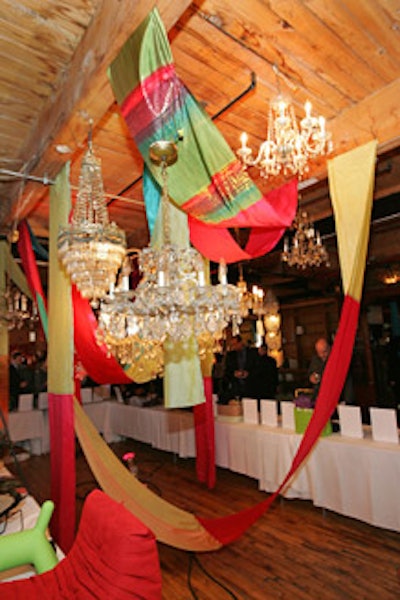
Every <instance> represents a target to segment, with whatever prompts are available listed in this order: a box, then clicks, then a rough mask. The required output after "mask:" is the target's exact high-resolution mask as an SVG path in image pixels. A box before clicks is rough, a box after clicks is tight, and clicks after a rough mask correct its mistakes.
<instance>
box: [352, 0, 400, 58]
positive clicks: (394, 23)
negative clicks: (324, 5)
mask: <svg viewBox="0 0 400 600" xmlns="http://www.w3.org/2000/svg"><path fill="white" fill-rule="evenodd" d="M384 5H385V2H381V1H380V0H375V1H374V2H360V0H346V6H347V8H348V10H350V11H351V13H352V14H353V15H354V18H355V19H356V20H357V21H358V22H359V24H360V27H363V28H364V29H366V30H367V31H369V32H370V33H371V35H372V36H373V38H374V39H375V40H377V42H378V43H379V44H380V45H381V52H382V54H384V53H387V54H390V55H391V56H393V57H394V58H395V59H396V60H397V61H400V43H399V42H400V20H399V12H398V8H399V7H398V6H397V19H393V18H392V16H391V15H390V14H388V12H387V11H386V10H385V8H384Z"/></svg>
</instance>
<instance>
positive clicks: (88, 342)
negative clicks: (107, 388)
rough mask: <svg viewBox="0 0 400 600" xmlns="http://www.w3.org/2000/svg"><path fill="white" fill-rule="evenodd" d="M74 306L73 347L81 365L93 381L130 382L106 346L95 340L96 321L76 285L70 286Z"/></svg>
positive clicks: (100, 382) (101, 382)
mask: <svg viewBox="0 0 400 600" xmlns="http://www.w3.org/2000/svg"><path fill="white" fill-rule="evenodd" d="M72 300H73V306H74V332H75V333H74V340H75V349H76V352H77V354H78V356H79V359H80V361H81V362H82V365H83V367H84V369H85V371H86V372H87V374H88V375H89V377H90V378H91V379H93V381H95V382H96V383H99V384H103V383H114V384H123V383H131V382H132V379H131V378H130V377H128V375H127V374H126V373H125V371H124V369H123V368H122V367H121V366H120V364H119V363H118V362H117V361H116V359H115V358H114V357H113V356H109V355H108V353H107V348H106V347H105V346H104V345H101V346H100V345H99V344H98V343H97V340H96V329H97V321H96V317H95V316H94V314H93V311H92V309H91V307H90V304H89V302H88V301H87V300H86V298H82V296H81V294H80V292H79V290H77V289H76V286H73V287H72Z"/></svg>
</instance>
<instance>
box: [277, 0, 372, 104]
mask: <svg viewBox="0 0 400 600" xmlns="http://www.w3.org/2000/svg"><path fill="white" fill-rule="evenodd" d="M270 4H271V8H272V9H273V10H274V11H275V12H276V14H277V15H279V17H280V18H281V19H282V20H283V21H284V22H286V23H288V24H290V26H291V27H292V28H293V30H295V31H296V32H297V34H298V35H299V36H300V37H301V39H303V40H304V41H305V44H304V46H303V47H302V46H301V45H299V46H298V47H297V48H296V49H295V54H296V55H297V56H298V57H299V58H302V59H303V60H309V59H310V58H311V57H312V61H313V64H314V68H316V69H318V70H319V72H320V73H321V75H323V76H324V77H327V78H328V79H329V78H332V80H333V81H335V82H336V85H339V86H340V87H341V88H342V89H343V90H344V91H345V92H346V93H347V94H348V96H349V97H350V98H352V99H353V100H361V99H362V98H363V97H365V96H366V95H367V94H368V93H370V92H371V90H375V89H378V88H379V87H380V86H381V85H382V83H383V81H382V78H381V77H379V76H378V75H377V74H376V73H375V72H374V71H373V70H372V69H370V68H369V66H368V65H366V64H365V62H364V61H360V60H359V59H358V58H357V57H356V56H355V55H353V54H351V53H349V48H348V47H347V45H346V44H345V43H344V42H343V40H342V39H341V38H340V37H338V35H336V34H335V33H333V32H332V31H331V30H330V29H329V28H328V27H327V26H325V24H324V23H323V22H322V21H321V20H320V19H319V18H318V17H317V16H316V15H315V14H314V13H313V12H311V11H310V10H308V7H307V5H306V4H305V3H304V2H299V1H294V0H271V2H270ZM331 5H332V10H334V9H335V6H336V4H335V3H333V2H332V4H331ZM307 41H308V43H309V46H308V47H307Z"/></svg>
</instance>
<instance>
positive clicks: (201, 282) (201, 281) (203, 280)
mask: <svg viewBox="0 0 400 600" xmlns="http://www.w3.org/2000/svg"><path fill="white" fill-rule="evenodd" d="M205 285H206V278H205V275H204V271H199V286H200V287H204V286H205Z"/></svg>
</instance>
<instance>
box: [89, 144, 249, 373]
mask: <svg viewBox="0 0 400 600" xmlns="http://www.w3.org/2000/svg"><path fill="white" fill-rule="evenodd" d="M150 158H151V159H152V161H153V162H154V163H155V164H157V165H159V166H160V167H161V175H162V196H161V211H162V232H163V245H162V246H161V247H160V248H158V247H152V246H148V247H146V248H144V249H143V250H142V251H140V252H139V255H138V262H139V269H140V271H141V273H142V279H141V281H140V282H139V284H138V286H137V288H136V289H135V290H134V292H131V291H130V290H129V284H128V282H127V280H126V279H125V280H124V281H125V283H121V284H119V285H118V286H117V288H116V289H115V290H112V292H110V294H108V295H107V296H106V297H105V298H103V300H102V302H101V306H100V311H99V328H98V341H99V342H100V343H101V342H104V343H105V344H106V345H107V347H108V349H109V351H110V353H111V354H113V355H114V356H116V357H117V358H118V360H119V361H120V362H122V363H133V362H135V361H138V360H139V361H140V360H141V359H142V357H143V358H144V359H145V360H146V361H148V360H149V357H150V362H152V365H153V368H152V372H153V376H155V374H160V373H161V372H162V366H163V347H164V344H165V343H168V342H186V341H188V340H189V339H190V338H193V337H195V338H196V339H197V342H198V344H199V351H200V353H201V352H202V350H204V349H205V348H209V342H210V339H213V340H215V341H217V340H219V339H221V338H222V335H223V330H224V329H225V327H227V325H228V324H229V322H232V328H233V330H234V331H235V333H238V327H239V324H240V322H241V316H240V300H239V290H238V289H237V287H236V286H233V285H230V284H228V281H227V268H226V265H225V263H224V262H223V261H222V262H221V263H220V265H219V283H218V285H210V284H208V283H207V281H206V272H205V267H206V265H205V262H204V259H203V258H202V256H201V255H200V254H199V253H198V252H197V250H195V249H194V248H192V247H187V248H186V247H185V248H181V247H178V246H176V245H175V244H174V243H172V242H171V239H170V237H171V236H170V230H171V224H170V215H169V212H170V211H169V204H170V201H169V196H168V187H167V167H168V166H170V165H172V164H174V162H175V161H176V160H177V151H176V147H175V145H174V144H172V143H171V142H165V141H159V142H155V143H154V144H152V146H151V147H150ZM125 277H126V275H125Z"/></svg>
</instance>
